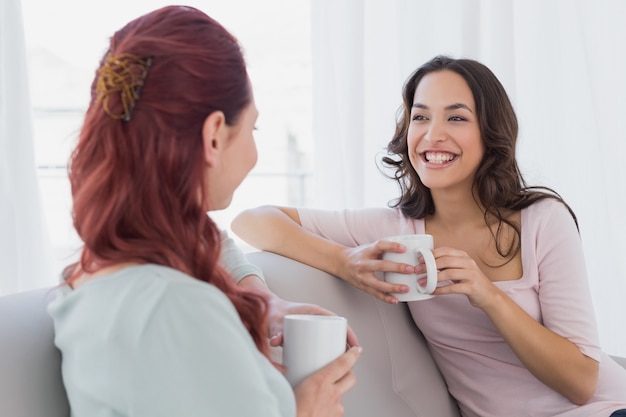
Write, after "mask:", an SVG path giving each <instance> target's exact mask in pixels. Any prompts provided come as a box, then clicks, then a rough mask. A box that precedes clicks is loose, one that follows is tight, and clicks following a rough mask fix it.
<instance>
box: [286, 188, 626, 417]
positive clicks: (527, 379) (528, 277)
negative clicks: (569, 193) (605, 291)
mask: <svg viewBox="0 0 626 417" xmlns="http://www.w3.org/2000/svg"><path fill="white" fill-rule="evenodd" d="M298 213H299V215H300V220H301V222H302V225H303V227H304V228H305V229H307V230H309V231H311V232H314V233H316V234H318V235H320V236H323V237H326V238H328V239H330V240H332V241H335V242H338V243H341V244H344V245H347V246H357V245H362V244H368V243H372V242H374V241H376V240H378V239H383V238H384V237H387V236H393V235H399V234H410V233H425V227H424V220H423V219H422V220H415V219H410V218H406V217H405V216H404V215H403V214H402V212H401V211H400V210H398V209H390V208H375V209H359V210H341V211H324V210H314V209H299V210H298ZM521 222H522V236H521V245H522V248H521V251H522V253H521V254H522V266H523V275H522V277H521V278H520V279H516V280H512V281H504V282H495V285H497V286H498V287H499V288H500V289H501V290H502V291H504V292H505V293H506V294H507V295H508V296H509V297H511V298H512V299H513V300H514V301H515V302H516V303H517V304H519V305H520V306H521V307H522V308H523V309H524V310H525V311H526V312H527V313H528V314H529V315H530V316H532V317H533V318H534V319H535V320H537V321H539V322H541V323H543V325H544V326H546V327H547V328H549V329H550V330H552V331H554V332H555V333H558V334H560V335H562V336H564V337H566V338H568V339H569V340H571V341H572V342H573V343H575V344H576V345H577V346H578V347H579V348H580V350H581V352H583V353H584V354H585V355H587V356H589V357H591V358H593V359H595V360H597V361H599V362H600V378H599V383H598V388H597V391H596V394H595V395H594V397H593V398H592V399H591V400H590V401H589V402H588V403H587V404H586V405H584V406H576V405H574V404H572V403H571V402H569V401H568V400H567V399H566V398H565V397H563V396H561V395H560V394H558V393H557V392H556V391H554V390H552V389H550V388H549V387H547V386H546V385H544V384H543V383H542V382H540V381H539V380H538V379H536V378H535V377H534V376H533V375H532V374H531V373H530V372H528V371H527V370H526V368H525V367H524V366H523V365H522V364H521V362H520V361H519V359H518V358H517V356H516V355H515V354H514V353H513V351H512V350H511V349H510V348H509V346H508V345H507V343H506V342H505V341H504V339H503V338H502V337H501V336H500V334H499V332H498V331H497V330H496V328H495V327H494V326H493V324H492V323H491V321H490V320H489V318H488V317H487V316H486V315H485V314H484V313H483V312H482V310H480V309H478V308H475V307H472V306H471V305H470V304H469V302H468V300H467V297H466V296H464V295H456V294H452V295H445V296H437V297H433V298H431V299H428V300H424V301H414V302H410V303H408V304H409V308H410V310H411V314H412V315H413V319H414V320H415V322H416V323H417V325H418V327H419V328H420V330H421V331H422V333H423V334H424V336H425V338H426V340H427V341H428V343H429V346H430V350H431V352H432V354H433V358H434V360H435V361H436V362H437V365H438V366H439V369H440V370H441V372H442V374H443V376H444V378H445V380H446V382H447V384H448V388H449V391H450V393H451V394H452V396H453V397H454V398H455V399H456V400H457V401H458V403H459V406H460V408H461V412H462V414H463V416H466V417H474V416H481V417H487V416H493V417H502V416H519V415H527V416H538V417H540V416H545V417H555V416H559V417H594V416H598V417H608V416H609V415H610V414H611V412H612V411H615V410H618V409H622V408H626V369H624V368H622V367H621V366H620V365H619V364H617V363H616V362H615V361H613V360H612V359H611V358H610V357H609V356H608V355H607V354H606V353H604V352H602V350H601V349H600V347H599V342H598V333H597V327H596V323H595V317H594V312H593V306H592V302H591V295H590V291H589V288H588V283H587V274H586V269H585V261H584V255H583V249H582V244H581V240H580V236H579V234H578V231H577V229H576V226H575V224H574V221H573V219H572V217H571V216H570V214H569V212H568V211H567V210H566V208H565V207H564V206H563V205H562V204H560V203H559V202H557V201H555V200H552V199H546V200H543V201H540V202H538V203H535V204H533V205H532V206H530V207H528V208H526V209H524V210H522V214H521ZM436 245H437V241H436V240H435V246H436ZM439 285H446V283H445V282H444V283H439Z"/></svg>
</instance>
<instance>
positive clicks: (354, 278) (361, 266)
mask: <svg viewBox="0 0 626 417" xmlns="http://www.w3.org/2000/svg"><path fill="white" fill-rule="evenodd" d="M231 228H232V230H233V231H234V232H235V233H236V234H237V235H238V236H239V237H241V238H242V239H243V240H245V241H246V242H248V243H249V244H251V245H252V246H254V247H256V248H258V249H260V250H265V251H269V252H274V253H277V254H279V255H282V256H286V257H288V258H291V259H295V260H296V261H299V262H302V263H304V264H306V265H310V266H312V267H314V268H318V269H321V270H322V271H326V272H328V273H329V274H332V275H335V276H336V277H339V278H341V279H343V280H345V281H347V282H349V283H350V284H352V285H354V286H355V287H357V288H359V289H361V290H363V291H365V292H367V293H369V294H371V295H373V296H375V297H377V298H379V299H380V300H383V301H385V302H388V303H392V304H396V303H397V302H398V300H397V298H396V297H394V296H392V295H389V293H404V292H407V291H408V290H409V289H408V288H407V287H406V286H405V285H400V284H388V283H386V282H384V281H382V280H380V279H379V278H378V277H376V276H375V272H377V271H383V272H385V271H392V272H400V273H413V272H414V267H413V266H412V265H407V264H399V263H395V262H390V261H384V260H382V254H383V253H384V252H386V251H393V252H404V251H405V250H406V248H405V247H404V246H403V245H400V244H398V243H396V242H389V241H384V240H379V241H376V242H374V243H372V244H369V245H361V246H357V247H348V246H345V245H342V244H339V243H336V242H333V241H331V240H328V239H325V238H323V237H321V236H318V235H316V234H314V233H311V232H309V231H308V230H306V229H304V228H303V227H302V224H301V222H300V217H299V215H298V210H297V209H295V208H287V207H278V206H261V207H258V208H254V209H248V210H245V211H244V212H242V213H241V214H239V215H238V216H237V217H235V219H234V220H233V222H232V224H231Z"/></svg>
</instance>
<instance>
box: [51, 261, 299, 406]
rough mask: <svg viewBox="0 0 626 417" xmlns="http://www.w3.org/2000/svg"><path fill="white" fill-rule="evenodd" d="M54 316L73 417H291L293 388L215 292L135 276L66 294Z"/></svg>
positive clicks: (156, 275) (149, 269)
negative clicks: (259, 349) (261, 351)
mask: <svg viewBox="0 0 626 417" xmlns="http://www.w3.org/2000/svg"><path fill="white" fill-rule="evenodd" d="M48 311H49V313H50V315H51V316H52V317H53V319H54V327H55V344H56V345H57V347H58V348H59V349H60V350H61V352H62V355H63V365H62V367H63V368H62V371H63V381H64V383H65V387H66V390H67V394H68V397H69V400H70V405H71V409H72V416H74V417H92V416H100V417H113V416H115V417H122V416H125V417H131V416H135V417H145V416H150V417H159V416H163V417H165V416H167V417H171V416H185V417H196V416H204V417H206V416H220V417H229V416H233V417H242V416H255V417H266V416H267V417H269V416H272V417H287V416H290V417H293V416H295V415H296V405H295V399H294V395H293V391H292V390H291V388H290V386H289V384H288V382H287V381H286V379H285V378H284V377H283V375H281V374H280V372H278V371H277V370H276V369H275V368H274V367H273V366H272V364H271V363H270V362H269V361H268V360H267V358H266V357H265V356H263V355H262V354H261V353H260V352H259V351H258V350H257V348H256V346H255V344H254V342H253V340H252V338H251V336H250V335H249V333H248V331H247V330H246V328H245V327H244V325H243V323H242V322H241V320H240V319H239V315H238V314H237V311H236V310H235V308H234V306H233V304H232V303H231V302H230V300H228V298H227V297H226V296H225V295H224V294H223V293H222V292H221V291H220V290H219V289H217V288H216V287H214V286H213V285H210V284H207V283H204V282H201V281H198V280H196V279H193V278H191V277H189V276H187V275H185V274H183V273H182V272H180V271H177V270H174V269H171V268H167V267H163V266H159V265H153V264H148V265H140V266H131V267H128V268H125V269H123V270H120V271H118V272H116V273H113V274H111V275H109V276H105V277H100V278H98V279H95V280H93V281H90V282H87V283H85V284H83V285H82V286H81V287H79V288H78V289H77V290H72V289H71V288H69V287H68V286H65V287H62V288H61V289H59V291H58V295H57V298H56V299H55V300H54V301H53V302H52V303H51V304H50V305H49V308H48Z"/></svg>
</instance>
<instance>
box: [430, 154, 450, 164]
mask: <svg viewBox="0 0 626 417" xmlns="http://www.w3.org/2000/svg"><path fill="white" fill-rule="evenodd" d="M425 156H426V160H427V161H428V162H432V163H433V164H443V163H445V162H450V161H452V160H453V159H454V155H453V154H450V153H441V152H426V155H425Z"/></svg>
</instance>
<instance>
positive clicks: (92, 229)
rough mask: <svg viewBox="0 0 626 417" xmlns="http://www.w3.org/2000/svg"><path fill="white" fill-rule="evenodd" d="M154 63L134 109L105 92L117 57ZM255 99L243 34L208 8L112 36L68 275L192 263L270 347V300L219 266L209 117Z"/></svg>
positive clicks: (76, 207)
mask: <svg viewBox="0 0 626 417" xmlns="http://www.w3.org/2000/svg"><path fill="white" fill-rule="evenodd" d="M116 56H132V57H138V58H141V59H144V60H145V62H149V66H148V67H147V71H145V72H144V74H143V78H144V79H143V80H141V81H142V85H141V89H140V90H136V91H134V93H136V95H135V100H134V101H133V103H132V105H131V106H130V109H129V112H127V114H126V116H127V117H126V118H124V119H121V118H116V117H112V116H111V115H116V114H124V113H125V109H126V107H127V103H124V101H123V100H124V97H122V94H116V93H115V92H113V93H111V94H109V95H108V96H107V101H106V106H103V101H102V100H101V98H102V97H99V96H98V92H97V90H98V88H99V87H98V82H99V80H100V81H101V79H100V78H99V77H100V76H101V73H102V69H103V66H105V64H106V62H107V60H108V59H110V58H111V57H116ZM251 99H252V94H251V86H250V82H249V78H248V74H247V71H246V65H245V61H244V58H243V53H242V51H241V48H240V46H239V44H238V42H237V40H236V39H235V38H234V37H233V36H232V35H231V34H230V33H229V32H228V31H227V30H226V29H224V28H223V27H222V26H221V25H220V24H219V23H218V22H216V21H215V20H213V19H212V18H210V17H209V16H207V15H206V14H204V13H203V12H201V11H199V10H197V9H195V8H192V7H184V6H168V7H164V8H161V9H158V10H155V11H153V12H151V13H148V14H146V15H143V16H141V17H139V18H137V19H135V20H133V21H131V22H130V23H128V24H127V25H126V26H124V27H123V28H122V29H121V30H119V31H117V32H116V33H115V34H114V35H113V36H112V38H111V39H110V46H109V50H108V51H107V53H106V54H105V56H104V57H103V59H102V61H101V63H100V68H99V69H98V71H97V72H96V77H95V79H94V81H93V84H92V94H91V101H90V104H89V107H88V110H87V112H86V115H85V119H84V123H83V126H82V128H81V130H80V134H79V140H78V144H77V146H76V147H75V149H74V151H73V153H72V154H71V157H70V161H69V164H68V171H69V179H70V184H71V191H72V199H73V212H72V216H73V222H74V227H75V229H76V231H77V233H78V235H79V236H80V238H81V239H82V241H83V243H84V245H83V248H82V253H81V256H80V260H79V261H78V262H77V263H75V264H72V265H69V266H68V267H66V269H65V271H64V275H65V277H66V278H67V280H66V282H67V283H71V282H72V281H73V280H74V279H76V278H77V277H78V276H79V275H80V274H81V273H83V272H95V271H97V270H99V269H101V268H103V267H106V266H110V265H113V264H118V263H121V262H137V263H142V264H144V263H153V264H158V265H164V266H168V267H171V268H174V269H177V270H179V271H182V272H184V273H186V274H188V275H190V276H192V277H194V278H196V279H198V280H201V281H205V282H207V283H210V284H213V285H215V286H216V287H218V288H219V289H220V290H221V291H223V292H224V293H225V294H226V295H227V296H228V298H229V299H230V300H231V301H232V303H233V304H234V306H235V307H236V309H237V311H238V312H239V315H240V317H241V320H242V321H243V323H244V325H245V326H246V328H247V329H248V331H249V332H250V334H251V336H252V337H253V339H254V341H255V343H256V345H257V347H258V348H259V350H260V351H261V352H263V353H264V354H266V355H268V347H267V343H266V336H267V327H266V320H267V305H268V304H267V300H266V299H265V298H264V296H263V295H261V294H259V293H256V292H252V291H247V290H243V289H241V288H239V287H237V286H236V284H234V283H233V281H232V279H231V277H230V276H228V274H227V273H226V271H225V270H224V269H223V268H221V267H220V266H219V259H220V251H221V236H220V230H219V228H218V227H217V225H216V224H215V223H214V222H213V221H212V220H211V218H210V217H209V216H208V215H207V213H206V209H207V207H208V201H209V199H208V195H207V192H210V190H209V191H207V186H206V184H205V182H206V177H205V176H206V175H207V174H206V171H207V170H206V168H207V164H206V161H205V159H204V156H203V155H204V152H203V141H202V126H203V123H204V121H205V119H206V117H207V116H208V115H209V114H211V113H212V112H214V111H217V110H219V111H222V112H223V113H224V115H225V119H226V123H227V124H228V125H234V124H236V123H237V121H238V118H239V116H240V115H241V112H242V111H243V109H244V108H245V107H246V106H247V105H249V104H250V102H251Z"/></svg>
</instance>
